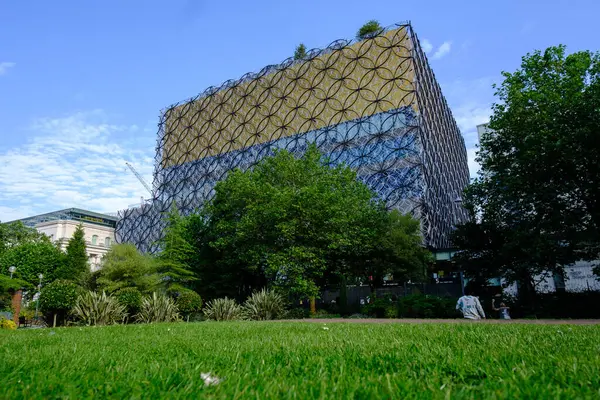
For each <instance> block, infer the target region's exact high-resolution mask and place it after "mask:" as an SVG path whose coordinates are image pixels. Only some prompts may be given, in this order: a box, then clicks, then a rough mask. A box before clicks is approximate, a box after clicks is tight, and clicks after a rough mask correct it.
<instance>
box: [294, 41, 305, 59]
mask: <svg viewBox="0 0 600 400" xmlns="http://www.w3.org/2000/svg"><path fill="white" fill-rule="evenodd" d="M307 56H308V54H307V53H306V46H305V45H304V43H300V44H299V45H298V47H296V51H294V60H304V59H306V57H307Z"/></svg>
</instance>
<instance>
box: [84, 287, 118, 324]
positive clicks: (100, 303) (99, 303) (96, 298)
mask: <svg viewBox="0 0 600 400" xmlns="http://www.w3.org/2000/svg"><path fill="white" fill-rule="evenodd" d="M73 314H74V315H76V316H77V317H78V318H79V319H81V320H82V321H83V322H84V323H85V324H86V325H112V324H116V323H118V322H122V321H123V320H124V319H125V317H126V315H127V311H126V308H125V306H123V305H121V304H119V301H118V300H117V299H116V298H114V297H112V296H107V295H106V293H105V292H102V294H98V293H96V292H86V293H84V294H82V295H80V296H79V297H78V298H77V303H76V304H75V307H73Z"/></svg>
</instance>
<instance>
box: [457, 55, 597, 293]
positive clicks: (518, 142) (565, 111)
mask: <svg viewBox="0 0 600 400" xmlns="http://www.w3.org/2000/svg"><path fill="white" fill-rule="evenodd" d="M503 76H504V78H505V79H504V82H503V83H502V84H501V85H499V86H497V87H495V88H496V95H497V96H498V99H499V101H498V103H497V104H495V105H494V106H493V115H492V117H491V121H490V125H489V128H490V130H491V131H490V132H489V133H487V134H485V135H484V136H483V137H482V138H481V145H480V150H479V154H478V161H479V163H480V164H481V172H480V174H479V176H478V178H477V179H476V180H475V181H474V182H473V183H472V184H471V185H470V186H469V188H468V189H467V191H466V196H465V204H466V206H467V207H468V209H469V211H470V212H471V214H472V219H471V221H470V222H468V223H466V224H464V225H462V226H460V227H458V229H457V230H456V232H455V234H454V237H453V240H454V243H455V245H456V246H457V247H458V248H460V249H462V251H461V252H460V253H459V254H458V256H457V257H456V261H457V262H458V264H459V265H460V266H461V267H462V268H463V270H464V271H465V272H466V273H467V275H469V276H470V277H472V278H475V279H476V280H478V281H479V282H480V283H484V282H485V281H486V280H487V279H489V278H492V277H499V276H500V277H504V278H506V279H507V280H508V281H509V282H518V284H519V290H520V294H521V296H522V297H523V300H524V301H525V302H526V303H532V302H534V301H535V289H536V286H537V285H538V284H539V282H540V280H541V279H542V278H545V277H551V276H553V275H559V276H563V275H564V267H565V266H566V265H569V264H572V263H574V262H576V261H579V260H597V259H598V258H599V249H600V247H599V245H600V241H599V239H600V236H599V234H600V56H599V55H598V54H595V53H592V52H589V51H581V52H577V53H573V54H570V55H567V54H566V50H565V47H564V46H558V47H551V48H548V49H547V50H545V51H544V52H540V51H536V52H534V53H532V54H528V55H526V56H525V57H523V60H522V63H521V67H520V69H518V70H517V71H515V72H514V73H507V72H505V73H503Z"/></svg>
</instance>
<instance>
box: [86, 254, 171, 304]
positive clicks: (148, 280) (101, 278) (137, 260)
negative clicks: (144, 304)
mask: <svg viewBox="0 0 600 400" xmlns="http://www.w3.org/2000/svg"><path fill="white" fill-rule="evenodd" d="M97 274H98V277H97V279H96V284H97V285H98V289H99V290H104V291H106V292H107V293H113V292H116V291H117V290H119V289H123V288H131V287H135V288H137V289H138V290H139V291H140V292H142V293H152V292H153V291H155V290H156V289H157V288H158V287H159V286H160V283H161V279H160V275H159V274H158V273H157V267H156V261H155V260H154V258H152V256H149V255H144V254H141V253H140V252H139V251H138V250H137V249H136V248H135V246H134V245H132V244H129V243H122V244H115V245H113V246H111V248H110V250H108V253H106V254H105V255H104V257H103V258H102V268H101V269H100V271H98V273H97Z"/></svg>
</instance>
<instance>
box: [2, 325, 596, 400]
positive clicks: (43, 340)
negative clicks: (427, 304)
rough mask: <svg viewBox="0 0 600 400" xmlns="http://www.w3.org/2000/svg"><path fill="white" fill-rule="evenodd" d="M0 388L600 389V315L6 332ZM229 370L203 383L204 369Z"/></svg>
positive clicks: (565, 392) (86, 394)
mask: <svg viewBox="0 0 600 400" xmlns="http://www.w3.org/2000/svg"><path fill="white" fill-rule="evenodd" d="M0 356H1V358H0V377H2V379H1V383H0V398H7V399H8V398H10V399H18V398H28V399H32V398H72V399H82V398H94V397H96V398H108V397H110V398H198V397H203V398H223V399H233V398H261V399H264V398H294V399H312V398H328V399H346V398H357V399H374V398H398V399H409V398H414V399H429V398H432V399H443V398H453V399H454V398H456V399H463V398H469V399H470V398H473V399H475V398H477V399H480V398H530V399H534V398H535V399H542V398H553V399H557V398H561V399H576V398H578V399H582V398H590V399H591V398H596V399H597V398H600V326H568V325H562V326H548V325H547V326H538V325H517V324H511V325H482V324H476V323H474V324H424V325H412V324H410V325H408V324H381V325H379V324H332V323H330V324H327V325H326V326H325V325H324V324H316V323H315V324H313V323H300V322H299V323H290V322H266V323H260V322H235V323H210V322H202V323H189V324H185V323H178V324H158V325H137V326H136V325H130V326H112V327H104V328H94V327H89V328H61V329H43V330H42V329H39V330H22V331H16V332H15V331H11V332H8V331H0ZM204 372H210V373H212V374H214V375H216V376H218V377H222V378H224V380H223V381H222V382H221V383H220V384H218V385H214V386H204V381H203V379H202V377H201V373H204Z"/></svg>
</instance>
